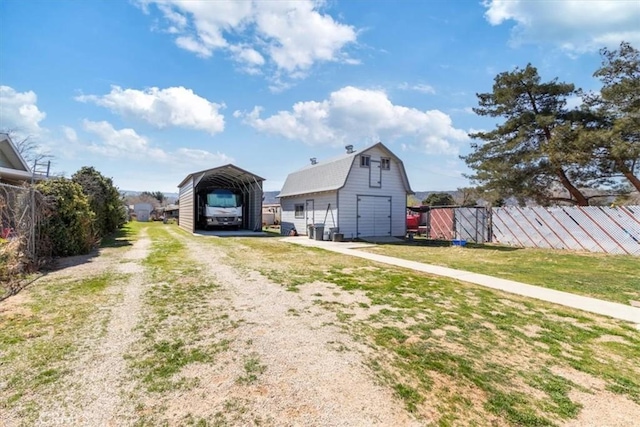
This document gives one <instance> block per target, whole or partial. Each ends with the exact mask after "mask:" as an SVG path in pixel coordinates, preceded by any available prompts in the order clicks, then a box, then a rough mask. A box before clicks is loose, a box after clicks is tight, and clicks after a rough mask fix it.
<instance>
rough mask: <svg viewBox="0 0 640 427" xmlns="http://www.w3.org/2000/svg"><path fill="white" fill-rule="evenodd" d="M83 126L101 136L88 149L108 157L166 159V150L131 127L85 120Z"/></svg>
mask: <svg viewBox="0 0 640 427" xmlns="http://www.w3.org/2000/svg"><path fill="white" fill-rule="evenodd" d="M82 125H83V128H84V130H85V131H87V132H90V133H92V134H94V135H96V136H98V138H99V142H98V143H95V142H94V143H92V144H91V145H90V146H89V147H88V149H89V150H90V151H93V152H95V153H98V154H101V155H104V156H108V157H116V158H117V157H134V158H151V159H154V160H166V158H167V155H166V153H165V152H164V151H162V150H160V149H157V148H153V147H151V145H150V144H149V141H148V140H147V138H145V137H144V136H141V135H138V133H137V132H136V131H135V130H133V129H130V128H125V129H120V130H117V129H115V128H114V127H113V126H112V125H111V123H109V122H106V121H100V122H94V121H91V120H86V119H85V120H83V122H82Z"/></svg>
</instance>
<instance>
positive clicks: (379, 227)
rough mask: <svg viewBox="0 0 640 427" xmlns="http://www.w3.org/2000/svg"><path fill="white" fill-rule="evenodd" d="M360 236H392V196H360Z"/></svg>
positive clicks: (358, 224)
mask: <svg viewBox="0 0 640 427" xmlns="http://www.w3.org/2000/svg"><path fill="white" fill-rule="evenodd" d="M357 227H358V237H380V236H391V197H389V196H358V223H357Z"/></svg>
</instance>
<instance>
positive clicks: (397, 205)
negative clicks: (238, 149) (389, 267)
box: [278, 142, 413, 240]
mask: <svg viewBox="0 0 640 427" xmlns="http://www.w3.org/2000/svg"><path fill="white" fill-rule="evenodd" d="M346 149H347V153H346V154H344V155H342V156H340V157H337V158H334V159H331V160H327V161H316V159H311V165H308V166H306V167H304V168H302V169H300V170H298V171H296V172H293V173H291V174H289V176H287V179H286V181H285V183H284V185H283V187H282V190H281V191H280V194H279V195H278V197H279V198H280V206H281V209H282V213H281V218H282V222H281V233H282V234H285V235H288V234H290V232H291V230H292V229H295V230H296V231H297V233H298V234H308V233H309V232H310V230H309V227H310V226H311V227H313V226H314V224H323V225H324V230H325V231H326V230H328V229H333V230H332V231H334V232H338V233H340V234H342V235H343V238H344V239H348V240H349V239H358V238H363V237H382V236H398V237H404V236H405V234H406V231H407V224H406V212H407V211H406V209H407V195H409V194H413V191H412V190H411V187H410V186H409V180H408V178H407V173H406V171H405V169H404V165H403V163H402V161H401V160H400V159H399V158H398V157H397V156H396V155H395V154H393V153H392V152H391V151H390V150H389V149H388V148H387V147H386V146H385V145H384V144H382V143H381V142H379V143H377V144H374V145H372V146H370V147H367V148H365V149H363V150H361V151H354V150H353V146H351V145H348V146H347V147H346ZM311 232H312V231H311Z"/></svg>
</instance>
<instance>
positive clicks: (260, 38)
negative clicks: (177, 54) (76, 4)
mask: <svg viewBox="0 0 640 427" xmlns="http://www.w3.org/2000/svg"><path fill="white" fill-rule="evenodd" d="M138 4H139V5H140V6H141V7H142V9H143V11H145V12H147V13H148V11H149V5H156V6H157V7H158V10H159V11H160V12H161V13H162V15H163V16H164V18H165V19H166V20H167V21H168V32H170V33H174V34H176V35H177V37H176V44H177V45H178V46H179V47H180V48H182V49H186V50H188V51H190V52H194V53H196V54H197V55H199V56H202V57H209V56H211V55H212V54H213V52H214V51H216V50H221V51H225V52H228V53H230V54H231V55H232V56H233V58H234V59H235V60H236V61H237V62H239V63H240V64H242V67H243V68H244V69H245V70H246V71H248V72H253V73H255V72H256V70H255V69H256V67H258V66H259V67H262V66H270V67H274V68H275V69H276V70H278V72H277V73H276V74H278V73H281V72H284V73H286V74H287V75H288V76H289V77H292V76H293V77H303V76H304V75H305V73H304V72H305V71H307V70H308V69H309V68H310V67H312V66H313V65H314V64H315V63H317V62H322V61H342V62H345V63H349V64H352V63H357V61H355V60H353V59H352V58H349V57H348V55H347V54H346V53H345V52H344V48H345V46H347V45H348V44H350V43H353V42H355V41H356V38H357V32H356V30H355V29H354V28H353V27H352V26H350V25H346V24H342V23H339V22H337V21H336V20H334V19H333V18H332V17H331V16H330V15H328V14H325V13H322V11H321V10H320V8H321V6H323V5H324V1H321V0H294V1H260V0H249V1H236V0H217V1H190V0H138Z"/></svg>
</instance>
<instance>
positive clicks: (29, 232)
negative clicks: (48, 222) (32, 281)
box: [0, 184, 52, 300]
mask: <svg viewBox="0 0 640 427" xmlns="http://www.w3.org/2000/svg"><path fill="white" fill-rule="evenodd" d="M47 209H48V203H47V201H46V200H45V198H44V197H43V195H42V194H41V193H40V192H38V191H36V190H35V189H34V188H33V187H28V186H24V187H17V186H13V185H8V184H0V284H2V289H1V290H0V300H1V299H3V298H5V297H7V296H9V295H12V294H13V293H15V292H17V291H18V290H19V288H20V281H19V280H18V278H19V277H21V275H22V274H24V273H28V272H31V271H35V270H37V269H38V268H39V267H40V266H41V265H42V264H44V263H45V262H46V261H47V260H48V259H50V257H51V254H52V250H51V249H52V248H51V247H50V245H49V244H48V243H47V242H45V241H43V239H41V238H40V236H39V233H38V230H39V229H40V227H39V225H40V223H41V221H42V220H43V218H44V216H45V214H46V212H47Z"/></svg>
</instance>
